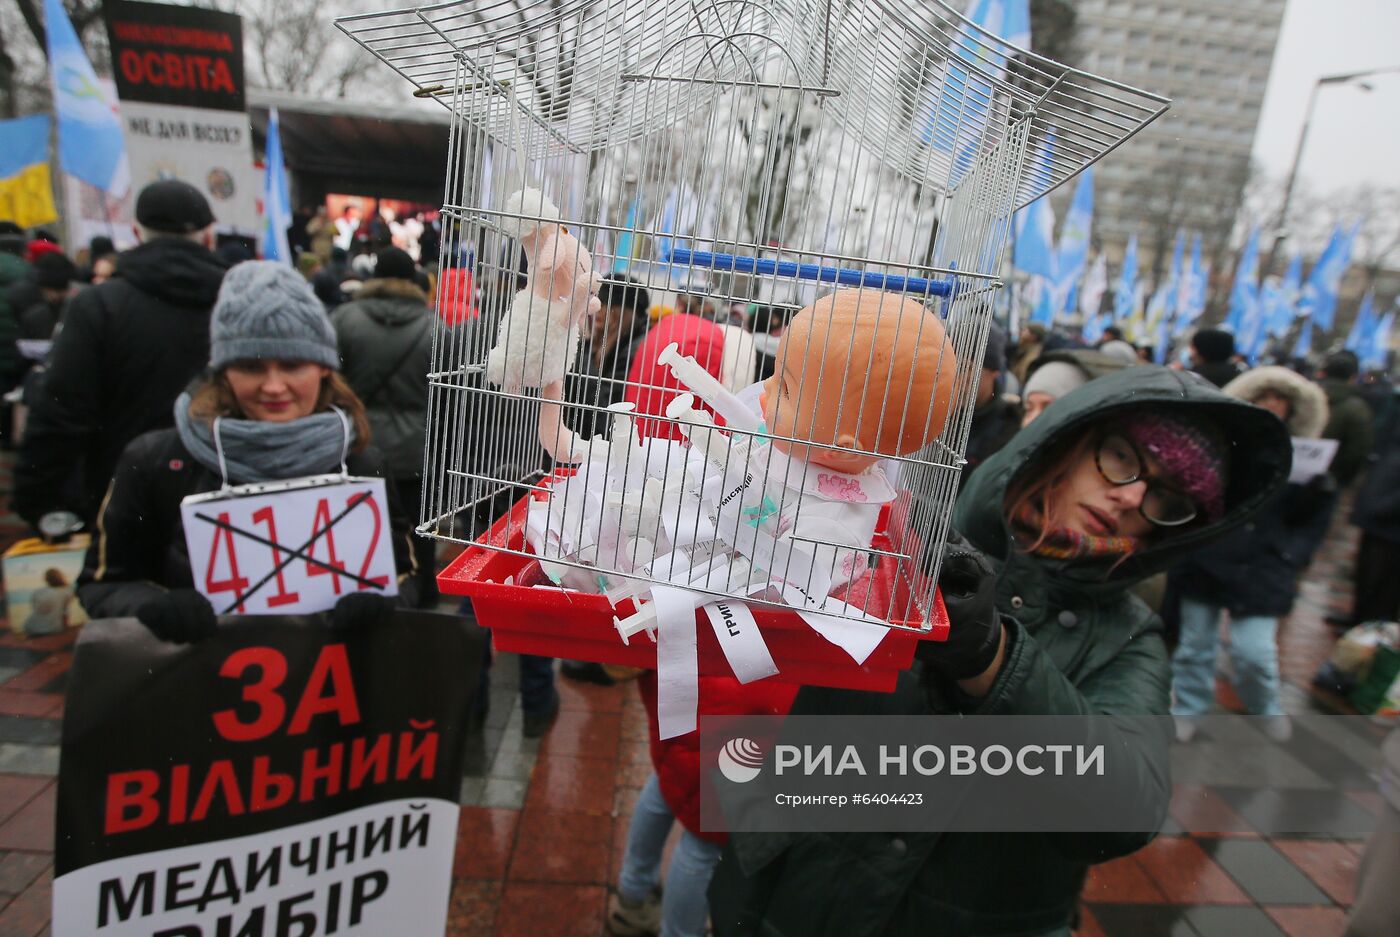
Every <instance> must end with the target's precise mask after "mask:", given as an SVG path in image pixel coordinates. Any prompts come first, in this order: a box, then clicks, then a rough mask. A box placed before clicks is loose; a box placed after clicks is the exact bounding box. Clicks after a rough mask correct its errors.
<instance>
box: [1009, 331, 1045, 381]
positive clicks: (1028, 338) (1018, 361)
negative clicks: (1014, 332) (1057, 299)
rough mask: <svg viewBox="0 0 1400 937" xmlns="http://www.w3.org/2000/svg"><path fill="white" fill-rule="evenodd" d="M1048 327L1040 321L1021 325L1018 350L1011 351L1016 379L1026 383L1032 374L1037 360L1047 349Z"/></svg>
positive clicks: (1011, 369) (1012, 370)
mask: <svg viewBox="0 0 1400 937" xmlns="http://www.w3.org/2000/svg"><path fill="white" fill-rule="evenodd" d="M1045 333H1046V328H1045V326H1044V325H1042V324H1041V323H1039V322H1031V323H1029V324H1027V325H1023V326H1021V334H1020V336H1018V340H1017V342H1016V350H1015V351H1013V352H1012V353H1011V366H1010V371H1011V373H1012V374H1013V375H1015V377H1016V380H1017V381H1018V382H1019V383H1021V384H1025V383H1026V378H1027V377H1029V376H1030V373H1031V368H1032V367H1034V365H1035V361H1036V359H1037V358H1039V357H1040V355H1041V352H1043V351H1044V350H1045Z"/></svg>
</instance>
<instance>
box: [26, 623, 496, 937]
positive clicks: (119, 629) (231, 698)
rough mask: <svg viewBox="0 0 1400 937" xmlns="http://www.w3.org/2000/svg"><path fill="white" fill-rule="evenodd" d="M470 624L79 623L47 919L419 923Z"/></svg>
mask: <svg viewBox="0 0 1400 937" xmlns="http://www.w3.org/2000/svg"><path fill="white" fill-rule="evenodd" d="M484 640H485V639H484V637H483V635H482V633H481V632H480V631H479V630H478V629H476V628H475V626H473V625H469V624H468V623H466V622H465V621H463V620H462V619H459V618H455V617H451V616H443V615H433V614H427V613H421V612H397V613H396V614H395V616H394V618H393V620H392V621H385V622H383V623H382V624H380V625H378V626H376V627H371V628H368V629H366V630H364V631H362V632H357V633H355V634H351V635H345V634H339V633H337V632H334V631H332V630H331V629H330V628H329V627H328V626H327V625H326V624H325V619H324V616H307V617H269V616H258V617H237V618H228V619H223V620H222V625H221V627H220V630H219V631H218V633H217V634H216V635H215V636H213V637H211V638H209V639H207V640H205V641H202V642H200V643H198V644H194V645H175V644H168V643H165V642H161V641H158V640H156V639H155V638H154V637H153V636H152V635H151V634H150V633H149V632H148V631H147V630H146V628H145V627H144V626H142V625H141V624H140V623H139V622H136V621H134V620H132V619H119V620H104V621H96V622H89V623H88V625H87V626H86V627H85V628H84V632H83V635H82V638H81V640H80V641H79V643H78V645H77V649H76V654H75V657H74V661H73V669H72V673H71V676H70V684H69V690H68V698H67V703H66V707H65V715H64V725H63V751H62V761H61V765H60V772H59V783H58V823H57V837H56V840H57V841H56V844H55V850H56V856H55V875H56V878H55V881H54V933H55V935H68V934H72V935H76V934H99V935H108V934H112V935H128V934H130V935H135V934H141V935H155V934H161V935H165V937H203V935H210V937H213V935H215V934H229V935H233V934H239V935H244V937H256V935H260V934H267V935H273V934H283V935H290V934H298V935H301V937H312V935H317V934H347V935H353V934H385V933H394V934H404V935H415V934H425V935H426V934H434V935H437V934H441V933H442V930H443V926H444V922H445V919H446V911H447V896H448V890H449V887H450V878H451V866H452V854H453V846H454V843H455V840H456V827H457V796H458V790H459V786H460V782H461V751H462V742H463V738H464V733H465V729H466V725H467V719H468V708H469V705H470V701H471V699H472V696H473V693H474V691H475V686H476V681H477V679H478V677H479V670H480V662H481V660H482V642H483V641H484Z"/></svg>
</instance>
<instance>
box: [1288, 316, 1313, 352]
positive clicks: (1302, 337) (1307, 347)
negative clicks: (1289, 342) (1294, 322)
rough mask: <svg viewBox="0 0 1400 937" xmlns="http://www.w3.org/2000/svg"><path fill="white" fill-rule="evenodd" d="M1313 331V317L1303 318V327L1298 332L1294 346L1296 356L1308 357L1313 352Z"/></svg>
mask: <svg viewBox="0 0 1400 937" xmlns="http://www.w3.org/2000/svg"><path fill="white" fill-rule="evenodd" d="M1312 331H1313V323H1312V319H1309V318H1305V319H1303V328H1302V330H1301V331H1300V332H1299V333H1298V341H1297V343H1296V344H1295V345H1294V346H1293V357H1294V358H1306V357H1308V355H1310V354H1312Z"/></svg>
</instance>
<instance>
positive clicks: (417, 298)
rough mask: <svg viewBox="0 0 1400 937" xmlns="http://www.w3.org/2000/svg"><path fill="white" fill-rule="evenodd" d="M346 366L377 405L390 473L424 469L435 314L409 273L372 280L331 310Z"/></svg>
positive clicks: (376, 424) (377, 432)
mask: <svg viewBox="0 0 1400 937" xmlns="http://www.w3.org/2000/svg"><path fill="white" fill-rule="evenodd" d="M331 322H332V323H333V324H334V325H335V335H336V340H337V341H338V342H339V344H340V360H341V369H340V372H341V374H342V375H343V376H344V377H345V379H346V380H347V381H349V383H350V386H351V387H353V388H354V389H355V393H356V394H357V395H358V396H359V398H360V400H361V401H362V402H363V403H364V405H365V409H366V410H367V411H368V412H369V425H370V429H371V430H373V438H374V444H375V446H376V447H378V449H379V451H380V452H382V453H384V461H385V465H386V468H387V470H388V473H389V477H390V478H415V477H417V476H418V475H420V474H422V472H423V440H424V431H425V427H426V426H427V422H428V369H429V368H430V367H431V365H432V356H433V314H432V312H430V311H429V309H428V297H427V294H425V293H424V292H423V291H422V290H420V289H419V288H418V287H417V286H416V285H415V284H413V283H410V282H409V281H408V280H398V279H385V280H370V281H368V282H367V283H365V285H364V287H363V288H362V289H361V290H360V292H359V293H358V294H357V295H356V297H355V300H354V301H353V302H349V303H346V304H345V305H343V306H340V307H338V308H337V309H336V310H335V312H334V313H333V314H332V315H331Z"/></svg>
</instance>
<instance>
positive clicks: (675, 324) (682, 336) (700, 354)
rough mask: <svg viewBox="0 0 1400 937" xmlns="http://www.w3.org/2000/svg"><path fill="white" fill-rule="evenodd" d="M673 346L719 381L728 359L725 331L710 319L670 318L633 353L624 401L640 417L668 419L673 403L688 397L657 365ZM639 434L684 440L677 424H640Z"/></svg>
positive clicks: (666, 370)
mask: <svg viewBox="0 0 1400 937" xmlns="http://www.w3.org/2000/svg"><path fill="white" fill-rule="evenodd" d="M672 342H675V343H676V344H677V345H678V346H680V348H679V350H680V354H681V357H682V358H684V357H686V356H687V355H689V356H690V357H692V358H694V359H695V360H696V362H697V363H699V365H700V366H701V367H703V368H704V369H705V370H706V371H709V372H710V374H711V375H712V376H713V377H715V378H718V377H719V374H720V363H721V362H722V361H723V359H724V330H723V329H721V328H720V327H719V326H718V325H716V324H715V323H713V322H711V321H710V320H709V319H702V318H700V317H699V316H692V315H690V314H689V313H685V312H678V313H675V314H673V315H669V316H666V317H665V318H664V319H662V320H661V321H660V322H658V323H656V324H655V325H653V326H652V327H651V330H650V331H648V332H647V334H646V337H645V338H643V339H642V341H641V343H640V344H639V345H637V347H636V349H634V350H633V352H632V367H631V368H630V369H628V372H627V394H626V397H625V398H624V399H626V400H627V402H629V403H633V404H636V406H637V412H638V413H648V414H652V415H654V416H664V415H665V413H666V407H667V406H669V405H670V403H671V401H672V400H675V399H676V398H677V397H679V396H680V395H681V394H684V393H688V391H686V389H685V388H684V387H683V386H681V383H680V381H678V380H676V379H675V377H673V376H672V374H671V371H670V369H669V368H666V367H664V366H662V365H659V364H657V363H656V358H657V356H658V355H660V354H661V352H662V351H664V350H665V348H666V346H667V345H669V344H671V343H672ZM697 403H698V401H697ZM702 406H703V404H702ZM705 409H709V408H708V407H706V408H705ZM637 433H638V435H641V436H647V437H652V438H658V437H659V438H661V439H676V440H679V439H680V435H679V434H678V433H677V432H676V427H675V425H674V424H671V423H661V422H658V421H656V420H639V421H638V422H637Z"/></svg>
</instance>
